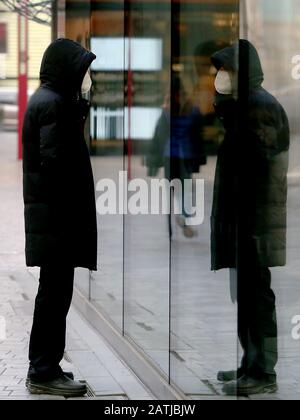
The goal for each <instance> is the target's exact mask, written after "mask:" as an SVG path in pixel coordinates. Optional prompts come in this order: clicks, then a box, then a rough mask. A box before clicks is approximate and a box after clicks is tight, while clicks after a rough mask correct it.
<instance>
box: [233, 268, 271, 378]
mask: <svg viewBox="0 0 300 420" xmlns="http://www.w3.org/2000/svg"><path fill="white" fill-rule="evenodd" d="M237 280H238V281H237V289H238V290H237V297H238V334H239V340H240V343H241V346H242V348H243V352H244V355H243V359H242V369H243V372H245V373H246V374H248V375H250V376H252V377H256V378H265V377H275V378H276V372H275V367H276V364H277V361H278V344H277V335H278V332H277V316H276V298H275V294H274V292H273V290H272V288H271V272H270V270H269V268H266V267H260V266H259V265H258V264H256V265H254V266H250V267H249V265H248V266H245V265H244V266H241V267H240V268H239V269H238V270H237Z"/></svg>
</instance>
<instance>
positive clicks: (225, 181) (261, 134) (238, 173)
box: [211, 40, 289, 395]
mask: <svg viewBox="0 0 300 420" xmlns="http://www.w3.org/2000/svg"><path fill="white" fill-rule="evenodd" d="M212 62H213V64H214V66H215V67H216V69H217V71H218V73H217V76H216V80H215V87H216V91H217V93H216V105H215V107H216V112H217V115H218V116H219V118H220V119H221V121H222V122H223V124H224V127H225V138H224V141H223V142H222V144H221V146H220V149H219V153H218V162H217V168H216V177H215V187H214V201H213V209H212V243H211V248H212V269H213V270H220V269H222V268H230V269H232V270H234V271H235V272H236V276H237V291H236V292H237V293H236V295H237V301H238V335H239V340H240V343H241V346H242V348H243V352H244V354H243V359H242V363H241V366H240V367H239V369H238V370H237V371H232V372H219V374H218V379H219V380H220V381H222V382H224V383H225V384H224V388H223V390H224V392H225V393H226V394H229V395H236V394H237V395H250V394H260V393H272V392H276V390H277V377H276V372H275V367H276V364H277V360H278V349H277V320H276V307H275V295H274V292H273V291H272V289H271V272H270V268H271V267H278V266H284V265H285V264H286V205H287V171H288V149H289V123H288V119H287V116H286V113H285V111H284V109H283V108H282V106H281V105H280V104H279V102H278V101H277V100H276V99H275V98H274V97H273V96H272V95H271V94H270V93H268V92H267V91H266V90H265V89H264V88H263V87H262V83H263V80H264V74H263V70H262V66H261V62H260V59H259V56H258V53H257V51H256V49H255V48H254V46H253V45H252V44H250V43H249V42H248V41H245V40H240V41H239V43H238V44H236V45H233V46H231V47H227V48H225V49H222V50H220V51H219V52H217V53H216V54H214V55H213V56H212Z"/></svg>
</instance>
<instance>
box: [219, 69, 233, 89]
mask: <svg viewBox="0 0 300 420" xmlns="http://www.w3.org/2000/svg"><path fill="white" fill-rule="evenodd" d="M215 88H216V91H217V92H218V93H220V94H221V95H232V93H233V87H232V81H231V77H230V74H229V73H228V71H225V70H219V71H218V73H217V76H216V80H215Z"/></svg>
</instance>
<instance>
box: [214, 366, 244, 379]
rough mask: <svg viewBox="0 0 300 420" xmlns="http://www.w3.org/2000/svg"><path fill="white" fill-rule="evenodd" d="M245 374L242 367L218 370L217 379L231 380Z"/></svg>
mask: <svg viewBox="0 0 300 420" xmlns="http://www.w3.org/2000/svg"><path fill="white" fill-rule="evenodd" d="M243 375H244V371H243V369H242V368H239V369H238V370H229V371H220V372H218V375H217V379H218V381H220V382H231V381H234V380H237V379H239V378H241V377H242V376H243Z"/></svg>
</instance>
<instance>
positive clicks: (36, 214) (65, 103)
mask: <svg viewBox="0 0 300 420" xmlns="http://www.w3.org/2000/svg"><path fill="white" fill-rule="evenodd" d="M95 58H96V56H95V55H94V54H93V53H91V52H89V51H87V50H85V49H84V48H83V47H81V45H80V44H78V43H76V42H74V41H72V40H68V39H58V40H56V41H54V42H53V43H52V44H50V46H49V47H48V48H47V50H46V52H45V54H44V57H43V60H42V64H41V71H40V79H41V86H40V87H39V89H38V90H37V91H36V92H35V93H34V95H33V96H32V97H31V99H30V102H29V104H28V108H27V111H26V115H25V119H24V125H23V172H24V178H23V185H24V203H25V230H26V262H27V265H28V266H42V265H48V264H52V265H53V264H56V265H58V264H65V265H71V266H73V267H85V268H88V269H91V270H96V269H97V223H96V206H95V193H94V180H93V173H92V168H91V163H90V157H89V151H88V148H87V145H86V142H85V139H84V124H85V120H86V117H87V114H88V110H89V103H88V102H87V101H85V100H84V99H82V97H81V93H80V90H81V84H82V80H83V78H84V75H85V73H86V72H87V70H88V68H89V66H90V65H91V63H92V61H93V60H94V59H95Z"/></svg>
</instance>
